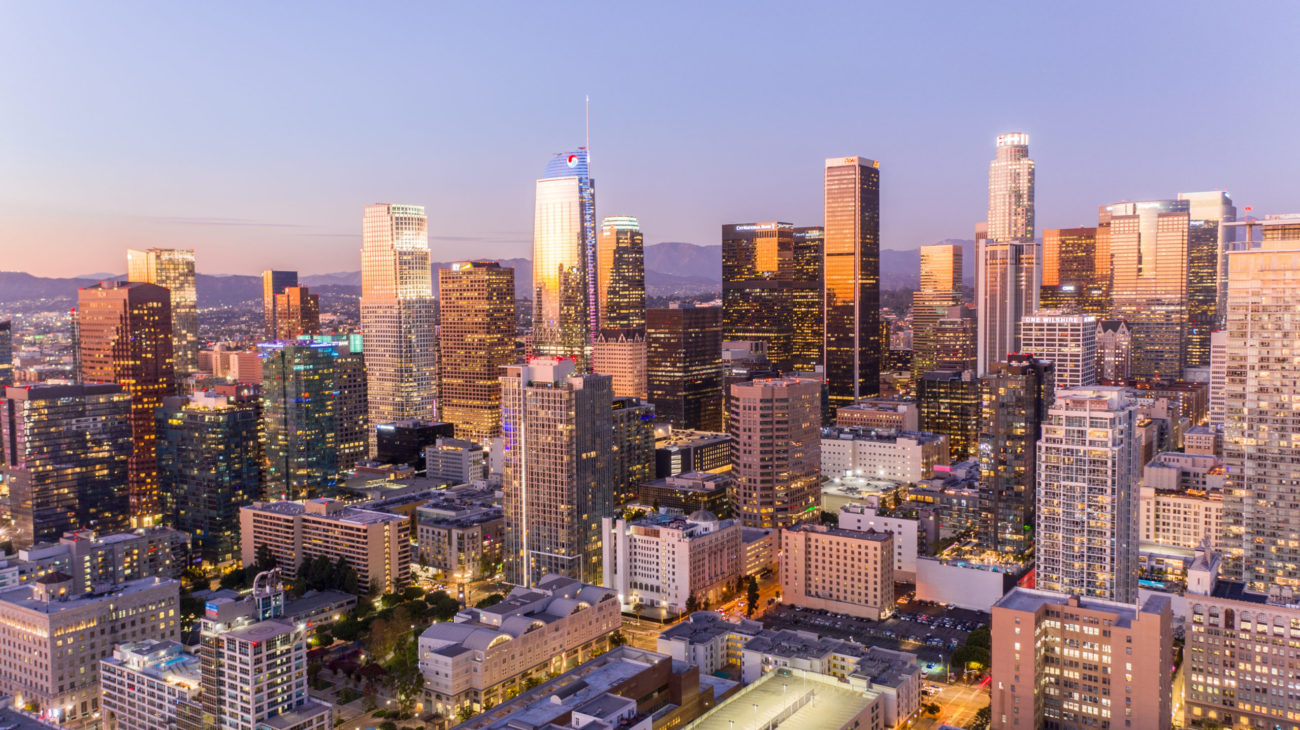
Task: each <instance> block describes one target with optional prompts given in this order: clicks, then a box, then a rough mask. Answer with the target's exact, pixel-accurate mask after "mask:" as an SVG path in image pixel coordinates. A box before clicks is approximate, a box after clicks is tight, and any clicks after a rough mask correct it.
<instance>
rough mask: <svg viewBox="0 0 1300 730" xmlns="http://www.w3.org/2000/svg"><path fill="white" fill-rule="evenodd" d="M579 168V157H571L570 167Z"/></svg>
mask: <svg viewBox="0 0 1300 730" xmlns="http://www.w3.org/2000/svg"><path fill="white" fill-rule="evenodd" d="M577 166H578V156H577V155H569V167H577Z"/></svg>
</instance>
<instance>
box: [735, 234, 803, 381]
mask: <svg viewBox="0 0 1300 730" xmlns="http://www.w3.org/2000/svg"><path fill="white" fill-rule="evenodd" d="M793 266H794V225H793V224H791V223H780V222H768V223H733V224H728V225H724V226H723V227H722V339H723V340H751V341H758V342H763V343H764V344H765V345H766V347H767V357H768V360H769V361H771V362H772V364H773V365H775V366H776V367H777V368H779V369H783V370H788V369H790V365H791V346H792V339H793V335H794V328H793V322H792V321H791V319H792V317H791V315H792V314H793V311H792V310H793V307H792V306H791V304H792V302H791V298H790V293H791V290H790V288H789V283H791V281H792V278H791V275H792V271H791V270H792V268H793Z"/></svg>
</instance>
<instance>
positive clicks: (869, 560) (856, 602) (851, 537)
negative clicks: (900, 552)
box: [781, 524, 894, 620]
mask: <svg viewBox="0 0 1300 730" xmlns="http://www.w3.org/2000/svg"><path fill="white" fill-rule="evenodd" d="M781 551H782V554H783V555H782V558H781V594H782V600H783V601H784V602H785V603H788V604H791V605H794V606H802V607H804V608H813V609H822V610H827V611H832V612H835V613H844V614H848V615H850V616H857V617H859V618H866V619H871V620H879V619H881V618H884V617H885V616H887V615H889V613H890V612H891V611H892V610H893V607H894V536H893V534H891V533H888V532H877V531H867V532H854V531H852V530H840V529H834V528H830V527H826V526H824V525H812V524H803V525H796V526H795V527H788V528H786V529H784V530H782V532H781Z"/></svg>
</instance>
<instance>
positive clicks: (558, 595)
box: [419, 575, 623, 717]
mask: <svg viewBox="0 0 1300 730" xmlns="http://www.w3.org/2000/svg"><path fill="white" fill-rule="evenodd" d="M622 625H623V616H622V613H621V611H620V610H619V602H618V596H617V594H615V592H614V591H613V590H611V589H608V588H601V587H600V586H593V585H588V584H585V583H582V582H581V581H577V580H574V579H572V578H566V577H564V576H560V575H547V576H545V577H543V578H542V579H541V580H540V581H538V583H537V585H536V586H534V587H533V588H515V589H514V590H513V591H511V592H510V595H509V596H507V597H506V600H504V601H502V602H501V603H498V604H496V605H495V606H491V607H489V608H472V609H466V610H465V611H462V612H460V613H459V614H457V616H456V619H455V620H454V621H450V622H445V623H435V624H433V625H432V626H430V627H429V628H427V629H425V631H424V633H423V634H421V635H420V642H419V644H420V649H419V651H420V671H421V672H423V673H424V690H425V691H424V695H425V703H424V705H425V710H426V711H432V712H437V713H439V714H442V715H444V716H449V717H450V716H454V715H455V714H456V713H458V712H460V710H461V709H462V708H464V707H469V708H470V709H471V710H472V711H474V712H481V711H482V710H483V708H484V707H491V706H493V705H497V704H500V703H501V702H502V701H503V700H505V699H506V698H507V697H508V696H510V695H511V693H512V692H514V691H516V690H519V689H521V688H522V687H523V685H524V682H525V681H526V680H527V679H529V678H530V677H535V676H536V677H544V676H545V675H547V674H549V673H559V672H563V671H565V670H566V669H570V668H572V667H573V666H576V665H577V664H580V663H582V662H584V661H586V660H588V659H590V658H592V657H593V656H595V655H596V654H597V653H599V652H601V651H604V650H606V649H608V648H609V646H610V644H609V637H610V634H612V633H614V632H615V631H617V630H618V629H619V628H620V627H621V626H622Z"/></svg>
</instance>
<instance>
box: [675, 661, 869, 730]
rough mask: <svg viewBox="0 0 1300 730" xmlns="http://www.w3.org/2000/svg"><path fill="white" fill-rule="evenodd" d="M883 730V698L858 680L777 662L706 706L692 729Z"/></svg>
mask: <svg viewBox="0 0 1300 730" xmlns="http://www.w3.org/2000/svg"><path fill="white" fill-rule="evenodd" d="M777 725H780V726H781V727H790V728H818V730H885V729H886V728H888V727H891V726H890V725H889V724H887V723H886V722H885V701H884V698H883V697H882V696H881V695H880V694H879V693H876V692H872V691H870V690H869V689H868V688H867V687H866V686H865V683H863V682H860V681H859V682H854V681H853V680H852V679H850V680H848V681H845V680H841V679H837V678H835V677H832V676H830V675H826V674H818V673H816V672H806V671H804V670H802V669H795V668H793V667H781V668H779V669H776V670H774V671H771V672H768V673H767V674H765V675H763V676H762V677H761V678H760V679H759V680H758V681H756V682H753V683H751V684H749V685H747V686H746V687H744V688H743V689H741V690H740V691H739V692H737V693H736V694H734V695H732V696H731V697H730V698H728V699H727V701H726V702H723V703H720V704H719V705H718V706H717V707H715V708H713V709H712V710H710V711H709V712H708V713H706V714H705V715H704V716H702V717H701V718H700V719H699V720H697V721H696V722H695V723H694V724H692V725H691V726H690V727H691V730H735V729H736V728H737V727H740V728H745V727H754V728H771V727H776V726H777Z"/></svg>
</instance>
